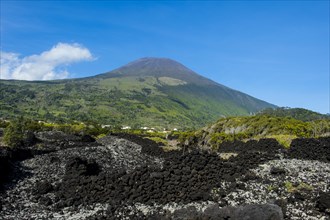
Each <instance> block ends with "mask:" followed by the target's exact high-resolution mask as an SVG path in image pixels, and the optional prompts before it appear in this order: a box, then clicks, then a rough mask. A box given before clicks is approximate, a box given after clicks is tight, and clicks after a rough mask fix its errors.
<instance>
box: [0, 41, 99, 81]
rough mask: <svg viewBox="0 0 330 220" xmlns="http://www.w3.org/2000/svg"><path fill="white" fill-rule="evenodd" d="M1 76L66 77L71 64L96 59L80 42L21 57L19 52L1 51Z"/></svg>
mask: <svg viewBox="0 0 330 220" xmlns="http://www.w3.org/2000/svg"><path fill="white" fill-rule="evenodd" d="M0 56H1V59H0V78H1V79H21V80H51V79H64V78H67V77H68V76H69V72H68V71H67V70H66V69H65V67H66V66H68V65H69V64H72V63H75V62H80V61H91V60H94V58H93V56H92V54H91V53H90V51H89V50H88V49H87V48H86V47H83V46H81V45H79V44H67V43H58V44H57V45H55V46H54V47H53V48H51V49H50V50H48V51H45V52H43V53H41V54H39V55H31V56H27V57H23V58H20V57H19V54H16V53H8V52H4V51H1V54H0Z"/></svg>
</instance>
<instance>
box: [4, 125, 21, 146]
mask: <svg viewBox="0 0 330 220" xmlns="http://www.w3.org/2000/svg"><path fill="white" fill-rule="evenodd" d="M24 132H25V129H24V123H22V121H20V120H15V121H12V122H11V123H10V124H9V125H8V126H7V127H6V128H5V132H4V137H3V142H4V143H5V144H6V145H7V146H9V147H18V146H20V145H21V144H22V142H23V140H24Z"/></svg>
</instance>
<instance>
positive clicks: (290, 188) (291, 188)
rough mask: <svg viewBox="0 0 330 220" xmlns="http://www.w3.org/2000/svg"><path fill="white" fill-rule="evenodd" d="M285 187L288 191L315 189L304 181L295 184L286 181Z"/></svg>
mask: <svg viewBox="0 0 330 220" xmlns="http://www.w3.org/2000/svg"><path fill="white" fill-rule="evenodd" d="M284 187H285V189H286V191H287V192H289V193H293V192H297V191H298V192H299V191H305V190H308V191H310V190H313V187H312V186H310V185H308V184H306V183H304V182H301V183H299V184H295V185H294V184H293V183H291V182H289V181H286V182H284Z"/></svg>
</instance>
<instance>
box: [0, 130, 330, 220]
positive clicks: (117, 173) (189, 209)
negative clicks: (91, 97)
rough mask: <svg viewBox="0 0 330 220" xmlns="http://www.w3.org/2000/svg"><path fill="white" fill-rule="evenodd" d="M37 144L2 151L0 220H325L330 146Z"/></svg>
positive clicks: (124, 139)
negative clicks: (165, 147) (209, 148)
mask: <svg viewBox="0 0 330 220" xmlns="http://www.w3.org/2000/svg"><path fill="white" fill-rule="evenodd" d="M36 136H37V138H38V140H39V141H38V143H37V145H35V146H33V147H30V148H29V149H25V150H24V151H23V150H16V151H17V152H15V151H11V150H1V151H0V153H1V154H0V169H1V170H0V171H1V172H0V174H1V175H0V178H1V179H0V181H1V182H0V186H1V185H2V186H3V188H2V193H1V201H0V219H33V218H38V219H42V218H45V219H125V218H126V219H231V220H232V219H260V220H261V219H273V220H276V219H327V218H329V213H330V207H329V196H330V195H329V184H330V165H329V148H330V138H321V139H298V140H295V141H294V142H293V143H292V147H291V148H290V150H288V151H285V150H284V149H283V148H282V147H281V146H280V145H279V144H278V143H277V142H276V140H273V139H263V140H260V141H259V142H257V141H250V142H247V143H243V142H235V143H225V144H223V146H221V147H220V150H219V152H218V153H209V152H205V151H199V150H197V149H196V150H192V151H190V152H187V151H186V152H183V151H172V152H169V153H166V152H164V151H163V150H162V148H161V147H160V146H159V145H158V144H156V143H155V142H153V141H150V140H148V139H143V138H141V137H137V136H133V135H127V134H117V135H112V136H108V137H105V138H102V139H99V140H98V141H97V142H95V140H94V139H92V138H90V137H87V136H84V137H78V136H72V135H66V134H63V133H58V132H53V133H52V132H48V133H39V134H37V135H36ZM37 149H43V150H42V151H41V150H37ZM18 152H19V153H18ZM223 153H234V155H235V156H231V157H229V159H222V157H221V156H220V155H221V154H223ZM19 154H21V155H20V156H17V155H19Z"/></svg>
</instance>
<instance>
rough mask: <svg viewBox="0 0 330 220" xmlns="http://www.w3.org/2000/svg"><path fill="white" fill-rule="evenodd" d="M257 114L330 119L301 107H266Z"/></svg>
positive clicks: (328, 116)
mask: <svg viewBox="0 0 330 220" xmlns="http://www.w3.org/2000/svg"><path fill="white" fill-rule="evenodd" d="M258 115H268V116H275V117H291V118H294V119H297V120H300V121H314V120H321V119H330V115H323V114H320V113H317V112H313V111H310V110H307V109H303V108H287V107H286V108H285V107H282V108H267V109H264V110H262V111H261V112H260V113H258Z"/></svg>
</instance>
